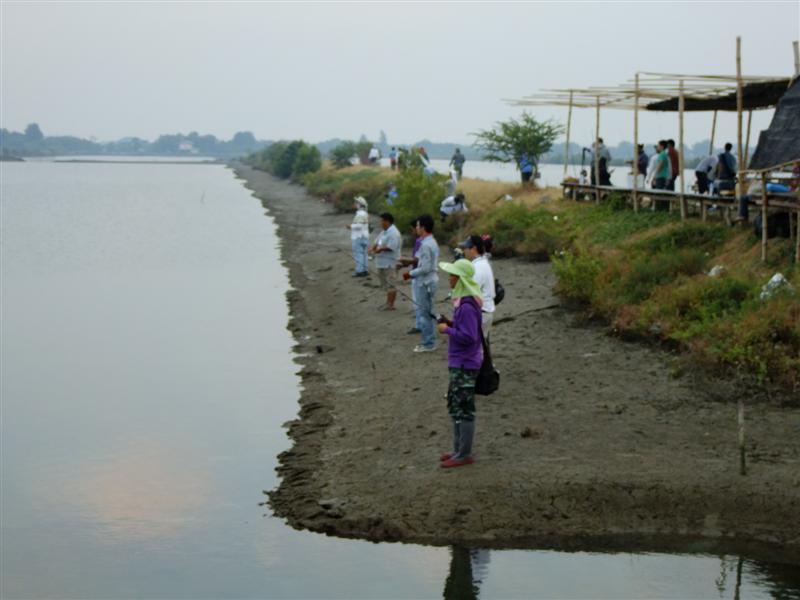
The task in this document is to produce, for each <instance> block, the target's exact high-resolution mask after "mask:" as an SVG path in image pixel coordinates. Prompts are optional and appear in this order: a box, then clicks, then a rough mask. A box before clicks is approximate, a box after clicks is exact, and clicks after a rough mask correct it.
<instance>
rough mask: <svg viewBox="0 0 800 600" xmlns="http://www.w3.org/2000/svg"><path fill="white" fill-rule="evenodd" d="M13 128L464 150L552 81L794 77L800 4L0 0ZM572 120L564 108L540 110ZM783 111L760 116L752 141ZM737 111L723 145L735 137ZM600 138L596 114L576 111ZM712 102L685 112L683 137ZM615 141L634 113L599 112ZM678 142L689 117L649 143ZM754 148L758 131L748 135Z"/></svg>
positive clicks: (664, 125)
mask: <svg viewBox="0 0 800 600" xmlns="http://www.w3.org/2000/svg"><path fill="white" fill-rule="evenodd" d="M0 6H1V8H0V10H1V11H2V14H1V15H0V17H2V18H1V19H0V21H2V24H1V25H0V27H2V41H1V42H0V43H1V44H2V56H1V58H0V67H1V68H2V72H1V73H0V96H1V98H0V99H1V100H2V106H1V107H0V125H2V127H5V128H8V129H11V130H15V131H20V130H22V129H24V127H25V126H26V125H27V124H28V123H31V122H36V123H38V124H39V125H40V127H41V128H42V130H43V131H44V133H45V134H46V135H77V136H81V137H93V138H96V139H98V140H100V141H108V140H113V139H118V138H121V137H124V136H138V137H142V138H145V139H154V138H155V137H157V136H158V135H160V134H163V133H177V132H182V133H189V132H190V131H198V132H200V133H211V134H214V135H216V136H218V137H220V138H223V139H228V138H230V137H231V136H232V135H233V134H234V133H235V132H236V131H240V130H249V131H252V132H253V133H254V134H255V135H256V137H258V138H259V139H288V138H304V139H306V140H310V141H320V140H324V139H329V138H334V137H338V138H351V139H355V138H358V137H359V136H360V135H362V134H365V135H366V136H367V137H368V138H370V139H376V138H377V137H378V134H379V132H380V131H381V130H383V131H385V132H386V134H387V136H388V139H389V142H390V143H409V142H413V141H416V140H419V139H422V138H428V139H431V140H434V141H452V142H457V143H463V144H465V143H469V142H471V141H472V139H473V138H472V136H471V133H473V132H476V131H478V130H481V129H488V128H491V127H492V126H493V124H494V123H496V122H497V121H501V120H506V119H508V118H511V117H516V116H519V114H520V113H521V111H522V109H521V108H519V107H514V106H510V105H508V104H507V103H505V102H503V100H502V99H503V98H519V97H521V96H524V95H526V94H531V93H535V92H537V91H539V90H542V89H545V88H554V87H561V88H563V87H586V86H592V85H614V84H619V83H624V82H626V81H628V80H630V79H631V78H632V77H633V76H634V73H635V72H636V71H637V70H638V71H651V72H673V73H674V72H679V73H716V74H735V68H736V65H735V57H736V54H735V52H736V36H737V35H741V36H742V68H743V72H744V74H745V75H778V76H789V75H791V74H792V72H793V70H794V59H793V54H792V41H793V40H797V39H800V0H790V1H787V2H774V1H773V2H770V1H758V2H739V3H736V2H730V1H729V2H699V1H698V2H679V1H676V0H671V1H669V2H656V1H651V2H648V1H638V2H558V3H551V2H513V3H512V2H505V3H504V2H491V3H489V2H476V3H459V2H439V3H432V2H426V3H421V2H406V3H403V2H383V3H370V2H327V3H323V2H291V3H283V2H281V3H277V2H269V3H268V2H239V3H234V2H225V3H222V2H69V1H66V2H33V1H30V0H26V1H25V2H13V1H8V0H2V3H1V4H0ZM529 111H530V112H531V113H532V114H533V115H534V116H536V117H537V118H541V119H547V118H553V119H556V120H558V121H560V122H562V123H565V122H566V112H567V111H566V108H564V107H553V108H550V107H535V108H532V109H529ZM771 116H772V111H771V110H769V111H758V112H756V113H755V114H754V117H753V126H752V127H753V136H754V139H757V132H758V131H759V130H760V129H764V128H766V127H767V126H768V125H769V120H770V119H771ZM735 122H736V119H735V114H727V113H726V114H722V115H721V116H720V118H719V121H718V125H717V127H718V129H717V131H718V137H717V140H718V141H721V140H722V139H725V140H726V141H727V140H728V139H730V141H732V142H734V143H735V134H736V129H735V127H736V125H735ZM572 127H573V129H572V131H573V134H572V140H573V141H577V142H579V143H588V142H589V140H590V139H591V137H592V135H593V132H594V127H595V125H594V110H592V109H581V110H576V111H575V112H574V114H573V126H572ZM710 129H711V113H699V114H691V115H688V116H687V119H686V125H685V136H686V137H685V139H686V141H687V142H688V143H692V142H696V141H700V140H703V139H707V138H708V137H709V135H710ZM601 135H602V136H603V137H604V138H605V141H606V143H609V144H612V145H613V144H616V143H618V142H619V141H622V140H632V139H633V114H632V113H630V112H627V111H615V110H607V111H603V113H602V114H601ZM668 137H672V138H675V139H677V138H678V118H677V114H676V113H665V114H651V113H648V114H646V115H643V116H642V118H641V119H640V139H641V140H644V141H648V142H649V141H655V140H657V139H659V138H668ZM753 143H754V142H753Z"/></svg>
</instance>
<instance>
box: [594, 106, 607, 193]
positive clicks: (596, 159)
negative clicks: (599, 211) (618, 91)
mask: <svg viewBox="0 0 800 600" xmlns="http://www.w3.org/2000/svg"><path fill="white" fill-rule="evenodd" d="M594 131H595V136H594V153H593V156H592V158H593V160H594V184H595V185H596V186H597V190H596V191H595V201H596V202H597V203H598V204H600V96H597V102H596V112H595V127H594ZM606 166H607V165H606Z"/></svg>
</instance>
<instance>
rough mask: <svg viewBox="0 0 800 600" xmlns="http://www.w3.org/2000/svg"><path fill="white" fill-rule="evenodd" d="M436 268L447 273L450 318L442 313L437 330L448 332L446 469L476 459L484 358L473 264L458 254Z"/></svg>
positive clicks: (477, 292)
mask: <svg viewBox="0 0 800 600" xmlns="http://www.w3.org/2000/svg"><path fill="white" fill-rule="evenodd" d="M439 268H440V269H441V270H442V271H444V272H445V273H448V274H449V275H450V278H449V284H450V289H451V290H452V291H451V294H450V297H451V298H452V299H453V308H454V310H453V319H452V320H450V319H447V318H446V317H441V318H440V322H439V324H438V325H437V328H438V330H439V333H442V334H445V335H447V336H448V344H447V370H448V386H447V412H448V413H449V415H450V419H451V420H452V421H453V451H452V452H447V453H445V454H442V455H441V457H440V464H441V467H442V468H444V469H449V468H452V467H461V466H464V465H470V464H472V463H474V462H475V458H474V457H473V456H472V439H473V437H474V435H475V381H476V379H477V377H478V371H479V370H480V368H481V364H482V362H483V343H482V336H481V306H482V305H483V301H482V300H481V288H480V286H479V285H478V283H477V282H476V281H475V280H474V279H473V276H474V275H475V267H473V266H472V263H471V262H470V261H469V260H467V259H465V258H461V259H459V260H457V261H455V262H453V263H447V262H441V263H439Z"/></svg>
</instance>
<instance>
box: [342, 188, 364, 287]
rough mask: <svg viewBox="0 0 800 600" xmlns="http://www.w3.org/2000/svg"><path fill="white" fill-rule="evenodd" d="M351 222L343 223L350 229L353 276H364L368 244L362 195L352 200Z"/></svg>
mask: <svg viewBox="0 0 800 600" xmlns="http://www.w3.org/2000/svg"><path fill="white" fill-rule="evenodd" d="M353 209H354V210H355V211H356V214H354V215H353V222H352V223H350V224H349V225H345V227H347V228H348V229H349V230H350V245H351V247H352V250H353V260H354V261H355V263H356V269H355V273H353V277H366V276H367V275H369V272H368V271H367V246H368V245H369V215H368V214H367V200H366V198H364V197H363V196H356V198H355V200H354V202H353Z"/></svg>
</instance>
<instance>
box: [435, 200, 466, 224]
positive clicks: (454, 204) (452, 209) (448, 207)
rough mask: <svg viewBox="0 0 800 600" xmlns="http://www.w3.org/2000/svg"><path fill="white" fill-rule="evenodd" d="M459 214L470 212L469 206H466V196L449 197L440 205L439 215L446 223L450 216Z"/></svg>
mask: <svg viewBox="0 0 800 600" xmlns="http://www.w3.org/2000/svg"><path fill="white" fill-rule="evenodd" d="M457 212H469V209H468V208H467V205H466V204H464V194H456V195H455V196H448V197H447V198H445V199H444V200H442V203H441V204H440V205H439V214H440V215H441V217H442V221H444V220H445V219H446V218H447V216H448V215H452V214H453V213H457Z"/></svg>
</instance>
